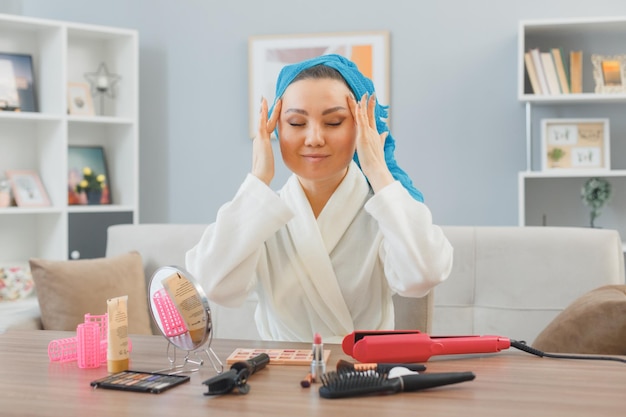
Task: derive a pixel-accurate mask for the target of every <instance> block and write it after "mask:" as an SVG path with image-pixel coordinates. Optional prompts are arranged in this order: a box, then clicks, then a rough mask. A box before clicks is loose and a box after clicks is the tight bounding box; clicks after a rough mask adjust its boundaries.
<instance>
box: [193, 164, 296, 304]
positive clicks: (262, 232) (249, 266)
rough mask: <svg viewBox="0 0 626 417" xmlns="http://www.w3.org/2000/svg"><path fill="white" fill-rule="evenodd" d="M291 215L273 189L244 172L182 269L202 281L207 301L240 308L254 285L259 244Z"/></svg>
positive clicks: (261, 250) (261, 245) (259, 253)
mask: <svg viewBox="0 0 626 417" xmlns="http://www.w3.org/2000/svg"><path fill="white" fill-rule="evenodd" d="M292 217H293V213H292V212H291V210H290V209H289V208H288V207H287V206H286V205H285V203H284V202H283V201H282V200H281V199H280V197H279V196H278V194H277V193H276V192H275V191H273V190H272V189H271V188H270V187H268V186H267V185H266V184H265V183H263V182H262V181H260V180H259V179H258V178H256V177H255V176H253V175H251V174H248V175H247V176H246V178H245V180H244V182H243V184H242V185H241V187H240V188H239V190H238V191H237V194H236V195H235V197H234V198H233V200H232V201H230V202H228V203H226V204H224V205H223V206H222V207H221V208H220V209H219V211H218V214H217V219H216V221H215V223H212V224H211V225H209V226H208V227H207V229H206V230H205V232H204V234H203V235H202V237H201V239H200V241H199V242H198V244H197V245H196V246H194V247H193V248H192V249H190V250H189V251H188V252H187V254H186V258H185V263H186V267H187V270H188V271H189V272H190V273H191V274H193V275H194V276H195V277H196V278H197V279H199V280H200V281H201V282H202V285H203V287H204V289H205V291H206V292H207V296H208V298H209V299H210V300H212V301H215V302H216V303H218V304H221V305H224V306H227V307H237V306H240V305H241V304H243V303H244V301H245V299H246V297H247V296H248V294H249V293H250V292H251V291H252V290H253V289H254V287H255V285H256V279H257V275H256V273H255V272H256V268H257V264H258V259H259V257H260V256H262V253H263V250H264V249H263V248H264V245H263V243H264V242H265V241H266V240H267V239H268V238H270V237H271V236H273V235H274V234H275V233H276V231H277V230H278V229H280V228H281V227H282V226H284V225H285V224H286V223H287V222H288V221H289V220H290V219H291V218H292Z"/></svg>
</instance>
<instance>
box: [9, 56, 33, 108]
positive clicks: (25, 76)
mask: <svg viewBox="0 0 626 417" xmlns="http://www.w3.org/2000/svg"><path fill="white" fill-rule="evenodd" d="M0 111H15V112H37V111H38V106H37V97H36V95H35V77H34V73H33V58H32V56H31V55H27V54H12V53H4V52H0Z"/></svg>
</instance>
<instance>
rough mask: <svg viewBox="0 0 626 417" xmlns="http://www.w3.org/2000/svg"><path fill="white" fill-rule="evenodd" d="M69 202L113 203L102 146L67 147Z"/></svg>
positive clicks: (79, 203)
mask: <svg viewBox="0 0 626 417" xmlns="http://www.w3.org/2000/svg"><path fill="white" fill-rule="evenodd" d="M67 167H68V172H67V203H68V204H70V205H83V204H111V186H110V183H109V172H108V170H107V163H106V158H105V155H104V148H103V147H102V146H76V145H70V146H69V147H68V148H67Z"/></svg>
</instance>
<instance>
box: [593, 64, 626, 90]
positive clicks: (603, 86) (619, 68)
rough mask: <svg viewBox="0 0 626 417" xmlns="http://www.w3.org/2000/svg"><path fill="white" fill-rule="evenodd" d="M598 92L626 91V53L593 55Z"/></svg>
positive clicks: (594, 75)
mask: <svg viewBox="0 0 626 417" xmlns="http://www.w3.org/2000/svg"><path fill="white" fill-rule="evenodd" d="M591 62H592V63H593V78H594V81H595V84H596V87H595V92H596V94H611V93H626V55H598V54H593V55H592V56H591Z"/></svg>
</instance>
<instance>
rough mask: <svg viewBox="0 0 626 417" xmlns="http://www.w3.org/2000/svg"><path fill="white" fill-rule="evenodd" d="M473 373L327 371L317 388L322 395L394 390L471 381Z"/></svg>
mask: <svg viewBox="0 0 626 417" xmlns="http://www.w3.org/2000/svg"><path fill="white" fill-rule="evenodd" d="M475 377H476V376H475V375H474V373H473V372H441V373H431V374H413V375H403V376H399V377H396V378H388V377H387V374H385V373H378V372H376V371H340V372H328V373H326V374H324V375H322V377H321V378H320V379H321V381H322V385H323V386H322V387H320V391H319V392H320V396H321V397H323V398H346V397H356V396H362V395H384V394H396V393H398V392H409V391H418V390H422V389H427V388H434V387H440V386H442V385H450V384H456V383H459V382H464V381H471V380H473V379H474V378H475Z"/></svg>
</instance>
